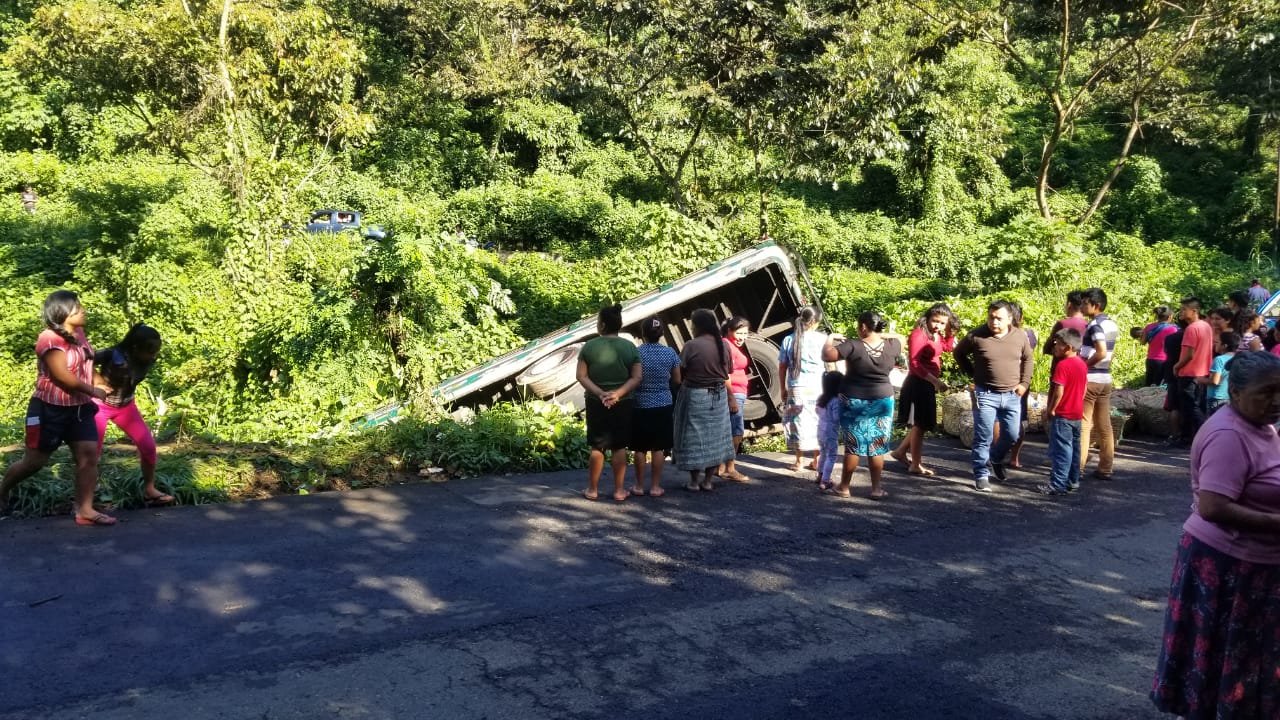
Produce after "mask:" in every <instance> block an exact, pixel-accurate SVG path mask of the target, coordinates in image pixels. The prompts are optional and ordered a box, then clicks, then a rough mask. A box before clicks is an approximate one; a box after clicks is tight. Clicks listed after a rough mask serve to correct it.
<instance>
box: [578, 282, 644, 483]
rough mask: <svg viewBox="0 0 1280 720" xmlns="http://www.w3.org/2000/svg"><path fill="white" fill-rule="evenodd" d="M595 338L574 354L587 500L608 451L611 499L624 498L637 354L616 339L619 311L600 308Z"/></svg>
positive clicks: (637, 380)
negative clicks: (582, 412) (581, 396)
mask: <svg viewBox="0 0 1280 720" xmlns="http://www.w3.org/2000/svg"><path fill="white" fill-rule="evenodd" d="M596 330H597V332H599V333H600V336H599V337H596V338H592V339H591V340H588V341H587V343H586V344H585V345H583V346H582V349H581V350H579V351H578V383H579V384H580V385H582V389H583V390H584V391H585V394H586V403H587V442H588V443H590V445H591V459H590V461H589V462H588V463H587V489H586V490H584V491H582V496H583V497H585V498H586V499H588V500H595V499H596V498H598V497H599V495H598V494H597V490H598V489H599V486H600V473H601V472H602V471H603V470H604V453H605V451H606V450H609V451H611V456H610V461H611V463H612V468H613V499H614V500H616V501H618V502H622V501H623V500H626V499H627V495H628V493H627V489H626V473H627V445H628V444H630V442H631V412H632V408H633V406H634V404H635V403H634V402H633V401H632V399H631V397H630V394H631V391H632V390H634V389H635V388H636V386H637V385H639V384H640V378H641V365H640V351H639V350H637V349H636V346H635V344H634V343H632V342H631V341H630V340H626V339H624V338H620V337H618V332H619V331H620V330H622V306H621V305H610V306H608V307H603V308H600V316H599V320H598V321H597V323H596Z"/></svg>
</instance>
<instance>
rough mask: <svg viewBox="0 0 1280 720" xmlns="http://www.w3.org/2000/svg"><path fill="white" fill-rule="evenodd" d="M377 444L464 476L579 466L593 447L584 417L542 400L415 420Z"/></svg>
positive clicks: (408, 461) (414, 462) (402, 456)
mask: <svg viewBox="0 0 1280 720" xmlns="http://www.w3.org/2000/svg"><path fill="white" fill-rule="evenodd" d="M374 442H375V447H377V448H378V449H379V451H380V452H384V453H394V454H396V455H397V456H398V457H399V458H400V460H401V461H402V462H403V463H404V464H405V465H407V466H414V465H418V466H427V465H435V466H439V467H442V468H444V469H445V470H447V471H448V472H449V473H451V474H457V475H463V476H472V475H478V474H480V473H484V472H495V471H499V470H507V471H517V472H519V471H546V470H566V469H573V468H580V467H584V466H585V464H586V459H587V455H588V453H589V451H590V447H589V446H588V444H587V438H586V428H585V426H584V425H583V422H582V419H581V418H580V417H579V416H578V415H577V414H576V413H574V412H573V411H572V410H571V409H566V408H565V407H564V406H562V405H559V404H556V403H549V402H545V401H541V400H537V401H532V402H528V403H520V404H517V403H499V404H498V405H495V406H494V407H492V408H489V409H487V410H483V411H481V412H479V413H476V414H475V415H474V416H472V417H470V418H469V419H465V420H455V419H453V418H450V417H445V418H440V419H433V420H423V419H417V418H411V419H408V420H405V421H402V422H398V423H396V424H394V425H392V426H391V427H390V428H387V430H386V432H385V433H383V434H381V435H378V436H376V438H375V441H374Z"/></svg>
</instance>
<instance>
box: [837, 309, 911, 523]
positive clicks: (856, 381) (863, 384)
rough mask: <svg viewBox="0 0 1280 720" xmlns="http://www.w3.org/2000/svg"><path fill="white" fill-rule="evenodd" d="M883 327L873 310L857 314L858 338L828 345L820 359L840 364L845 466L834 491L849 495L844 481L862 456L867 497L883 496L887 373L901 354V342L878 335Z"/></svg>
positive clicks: (889, 404) (888, 428)
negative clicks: (842, 368)
mask: <svg viewBox="0 0 1280 720" xmlns="http://www.w3.org/2000/svg"><path fill="white" fill-rule="evenodd" d="M887 326H888V323H887V322H886V321H885V319H884V317H882V316H881V315H880V313H878V312H864V313H862V314H861V315H859V316H858V337H856V338H850V339H848V340H845V341H844V342H842V343H840V344H839V345H835V346H832V345H827V346H826V347H825V348H824V349H823V359H825V360H826V361H827V362H835V361H836V360H844V362H845V372H844V387H843V388H842V389H841V393H840V394H841V395H842V396H843V397H844V408H843V410H842V411H841V413H840V439H841V441H842V442H843V443H844V468H843V469H842V470H841V472H840V486H839V487H837V488H836V489H835V490H833V491H832V492H834V493H835V494H836V495H839V496H840V497H849V483H850V482H851V481H852V480H853V473H854V471H855V470H857V469H858V458H860V457H865V458H867V469H868V470H869V471H870V473H871V496H870V497H871V499H872V500H880V499H882V498H885V497H888V493H886V492H885V491H884V488H882V487H880V478H881V476H882V475H883V474H884V456H885V453H887V452H889V436H890V434H891V433H892V431H893V385H892V384H891V383H890V382H889V371H890V370H892V369H893V365H894V363H895V362H896V361H897V359H898V353H900V352H902V341H901V340H899V339H898V338H897V337H888V336H883V335H881V333H883V332H884V331H885V328H886V327H887Z"/></svg>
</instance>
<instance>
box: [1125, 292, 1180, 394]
mask: <svg viewBox="0 0 1280 720" xmlns="http://www.w3.org/2000/svg"><path fill="white" fill-rule="evenodd" d="M1153 312H1155V315H1156V321H1155V322H1153V323H1147V326H1146V327H1144V328H1142V330H1140V331H1139V332H1138V333H1137V334H1135V335H1134V339H1136V340H1137V341H1138V342H1139V343H1140V344H1142V345H1146V346H1147V376H1146V385H1147V386H1151V385H1159V384H1160V383H1162V382H1164V362H1165V360H1167V359H1168V355H1166V354H1165V352H1164V339H1165V338H1167V337H1169V336H1170V335H1172V334H1174V333H1176V332H1178V326H1177V325H1175V324H1173V323H1172V322H1170V318H1172V317H1173V311H1172V310H1170V309H1169V306H1168V305H1157V306H1156V307H1155V310H1154V311H1153Z"/></svg>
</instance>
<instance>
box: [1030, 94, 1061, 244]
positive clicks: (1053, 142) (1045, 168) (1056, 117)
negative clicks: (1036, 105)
mask: <svg viewBox="0 0 1280 720" xmlns="http://www.w3.org/2000/svg"><path fill="white" fill-rule="evenodd" d="M1066 127H1067V122H1066V113H1065V110H1064V109H1063V107H1062V98H1061V97H1060V96H1059V95H1058V93H1056V92H1055V93H1053V129H1052V130H1051V131H1050V132H1049V137H1047V138H1045V139H1044V146H1043V147H1042V148H1041V150H1040V170H1039V172H1037V173H1036V205H1037V206H1038V207H1039V208H1040V217H1042V218H1044V219H1045V220H1052V219H1053V209H1052V208H1050V207H1049V170H1050V169H1051V168H1052V167H1053V154H1054V152H1056V151H1057V149H1058V142H1059V141H1061V140H1062V133H1063V132H1065V131H1066Z"/></svg>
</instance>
